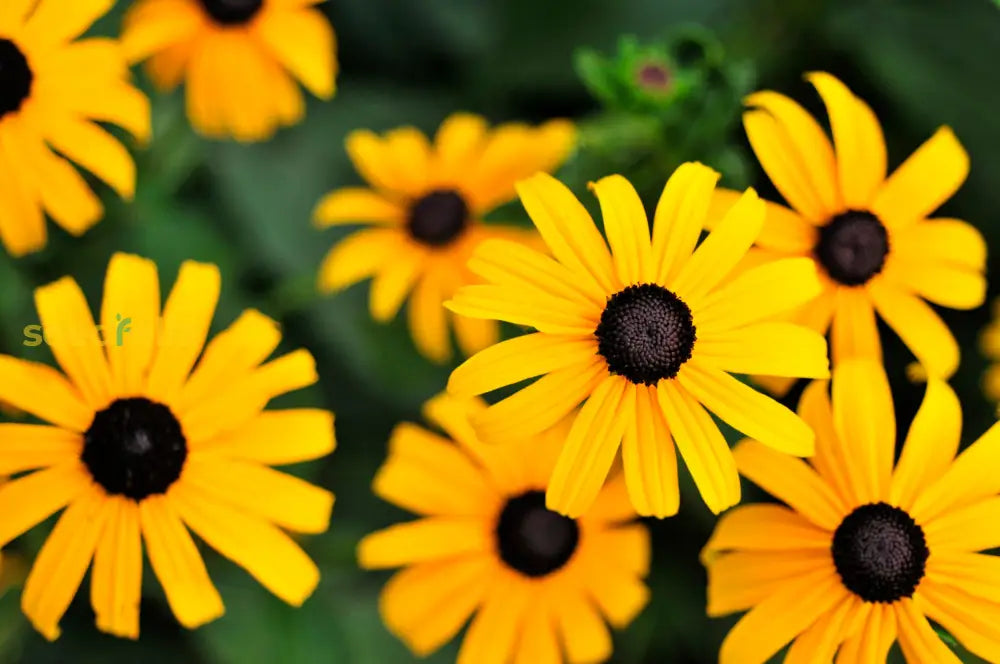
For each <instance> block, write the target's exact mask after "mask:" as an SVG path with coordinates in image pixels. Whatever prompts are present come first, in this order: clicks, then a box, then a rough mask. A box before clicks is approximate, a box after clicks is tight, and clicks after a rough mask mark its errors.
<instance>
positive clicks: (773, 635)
mask: <svg viewBox="0 0 1000 664" xmlns="http://www.w3.org/2000/svg"><path fill="white" fill-rule="evenodd" d="M846 593H847V591H846V590H845V589H844V587H843V585H842V584H841V582H840V578H839V577H837V574H836V573H835V572H834V570H833V565H830V566H829V567H828V568H827V569H822V570H819V571H817V572H814V573H812V574H807V575H803V576H800V577H798V578H796V579H793V580H789V581H788V583H786V584H785V585H784V587H783V588H782V589H781V590H780V591H778V592H776V593H774V594H773V595H771V596H770V597H768V598H767V599H766V600H764V601H763V602H761V603H760V604H758V605H757V606H755V607H754V608H753V610H751V611H750V612H749V613H748V614H746V615H745V616H744V617H743V618H742V619H741V620H740V621H739V622H738V623H736V627H734V628H733V629H732V630H731V631H730V632H729V634H728V635H727V636H726V639H725V640H724V641H723V642H722V649H721V651H720V652H719V664H764V662H767V661H768V660H769V659H770V658H771V657H772V656H773V655H774V654H775V653H777V652H778V651H779V650H781V648H783V647H784V646H785V644H787V643H788V642H789V641H791V640H792V639H794V638H795V637H797V636H798V635H799V634H801V633H802V632H804V631H805V630H806V629H808V628H809V626H810V625H812V624H813V622H814V621H815V620H816V619H817V618H819V617H820V616H821V615H823V614H824V613H826V612H827V611H829V610H830V609H832V608H833V607H834V606H836V605H837V604H838V603H839V602H840V601H842V599H843V597H844V595H845V594H846Z"/></svg>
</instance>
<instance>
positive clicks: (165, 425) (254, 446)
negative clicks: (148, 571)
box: [0, 254, 334, 639]
mask: <svg viewBox="0 0 1000 664" xmlns="http://www.w3.org/2000/svg"><path fill="white" fill-rule="evenodd" d="M218 296H219V271H218V269H217V268H216V267H215V266H214V265H208V264H203V263H194V262H187V263H184V264H183V265H182V266H181V269H180V274H179V276H178V278H177V283H176V284H175V285H174V288H173V291H172V292H171V293H170V296H169V298H167V302H166V305H165V306H164V307H163V311H162V314H161V311H160V286H159V280H158V278H157V271H156V265H154V264H153V263H152V262H151V261H149V260H146V259H143V258H139V257H138V256H132V255H128V254H117V255H115V256H114V257H113V258H112V259H111V263H110V265H109V267H108V273H107V279H106V281H105V287H104V301H103V304H102V307H101V316H100V320H101V328H100V329H101V330H103V340H104V342H105V343H104V345H103V347H102V340H101V336H102V335H99V334H98V331H97V328H96V326H95V325H94V320H93V318H92V317H91V314H90V310H89V308H88V306H87V301H86V299H85V298H84V295H83V293H82V292H81V290H80V288H79V287H78V286H77V285H76V282H75V281H73V280H72V279H71V278H68V277H66V278H63V279H60V280H59V281H56V282H55V283H52V284H50V285H48V286H44V287H42V288H39V289H38V290H36V291H35V304H36V306H37V308H38V315H39V318H40V320H41V324H42V326H43V328H44V331H45V337H46V339H47V340H48V343H49V346H50V347H51V349H52V353H53V355H54V356H55V358H56V360H57V361H58V362H59V364H60V366H61V367H62V369H63V371H64V372H65V376H64V375H63V374H62V373H60V372H58V371H56V370H54V369H51V368H49V367H48V366H46V365H44V364H38V363H35V362H27V361H25V360H20V359H17V358H14V357H10V356H7V355H0V399H3V400H4V401H6V402H9V403H11V404H13V405H14V406H15V407H17V408H21V409H23V410H25V411H27V412H28V413H30V414H32V415H34V416H36V417H38V418H39V419H41V420H43V421H45V422H50V423H51V424H0V473H4V474H16V473H24V472H25V471H33V472H30V473H28V474H25V475H22V476H21V477H18V478H17V479H14V480H12V481H10V482H8V483H6V484H4V485H3V486H2V487H0V545H3V544H6V543H8V542H10V541H11V540H13V539H14V538H15V537H17V536H19V535H20V534H21V533H23V532H25V531H27V530H28V529H30V528H32V527H33V526H35V525H36V524H38V523H40V522H42V521H43V520H45V519H47V518H48V517H49V516H50V515H52V514H53V513H55V512H57V511H59V510H60V509H62V508H63V507H66V510H65V511H64V512H63V513H62V516H61V517H60V518H59V521H58V522H57V523H56V525H55V528H54V529H53V530H52V533H51V534H50V535H49V537H48V540H47V541H46V542H45V545H44V546H43V547H42V550H41V551H40V553H39V554H38V558H37V559H36V560H35V563H34V566H33V567H32V570H31V573H30V575H29V576H28V580H27V583H26V584H25V586H24V592H23V595H22V598H21V605H22V608H23V610H24V613H25V614H26V615H27V616H28V619H29V620H30V621H31V622H32V624H33V625H34V626H35V628H36V629H37V630H38V631H39V632H41V633H42V634H43V635H44V636H45V637H46V638H49V639H55V638H57V637H58V636H59V620H60V618H61V617H62V615H63V613H64V612H65V611H66V608H67V607H68V606H69V604H70V601H71V600H72V599H73V596H74V595H75V594H76V591H77V588H78V587H79V585H80V582H81V581H82V579H83V576H84V574H85V573H86V571H87V568H88V567H91V561H93V565H92V567H91V573H90V588H91V603H92V604H93V607H94V612H95V614H96V615H97V626H98V628H99V629H101V630H104V631H106V632H110V633H112V634H115V635H118V636H125V637H130V638H136V637H137V636H138V634H139V600H140V593H141V586H142V566H143V565H142V550H143V542H145V550H146V555H147V556H148V558H149V562H150V565H151V566H152V569H153V572H154V573H155V574H156V576H157V578H158V579H159V580H160V584H161V585H162V586H163V590H164V592H165V593H166V597H167V601H168V602H169V604H170V606H171V608H172V609H173V611H174V614H175V615H176V616H177V619H178V620H179V621H180V622H181V624H183V625H185V626H186V627H196V626H198V625H201V624H203V623H206V622H208V621H210V620H213V619H215V618H217V617H219V616H221V615H222V613H223V606H222V600H221V599H220V597H219V594H218V592H217V591H216V589H215V586H213V585H212V582H211V580H210V579H209V577H208V573H207V572H206V570H205V565H204V563H203V562H202V559H201V556H200V555H199V553H198V549H197V547H196V546H195V543H194V540H193V539H192V538H191V535H190V534H189V532H188V528H190V529H191V530H192V531H194V532H195V533H196V534H197V535H198V536H199V537H200V538H201V539H202V540H204V541H205V543H206V544H208V545H209V546H211V547H212V548H214V549H217V550H218V551H219V552H220V553H222V554H223V555H224V556H226V557H228V558H230V559H231V560H233V561H234V562H235V563H237V564H238V565H240V566H241V567H244V568H246V570H247V571H248V572H250V574H251V575H252V576H253V577H254V578H256V579H257V580H258V581H259V582H260V583H261V584H263V585H264V586H265V587H266V588H267V589H268V590H270V591H271V592H273V593H274V594H275V595H277V596H278V597H280V598H281V599H283V600H285V601H286V602H289V603H291V604H294V605H299V604H301V603H302V602H303V601H305V599H306V598H307V597H308V596H309V595H310V594H311V593H312V591H313V589H314V588H315V587H316V583H317V581H318V579H319V571H318V570H317V568H316V566H315V565H314V564H313V562H312V561H311V560H310V559H309V557H308V556H307V555H306V554H305V553H304V552H303V551H302V549H300V548H299V546H298V545H297V544H296V543H295V542H294V541H293V540H292V539H291V538H290V537H289V536H288V535H287V534H285V532H283V530H282V529H284V530H289V531H293V532H302V533H319V532H322V531H324V530H326V528H327V525H328V521H329V517H330V509H331V506H332V503H333V497H332V496H331V495H330V494H329V493H328V492H326V491H324V490H323V489H320V488H318V487H314V486H312V485H311V484H308V483H306V482H304V481H302V480H300V479H297V478H295V477H291V476H289V475H285V474H283V473H279V472H277V471H275V470H272V469H270V468H268V467H267V466H270V465H282V464H288V463H296V462H299V461H304V460H308V459H315V458H318V457H320V456H323V455H325V454H327V453H329V452H330V451H331V450H332V449H333V445H334V440H333V416H332V414H331V413H329V412H327V411H323V410H308V409H299V410H277V411H263V409H264V407H265V406H266V405H267V402H268V401H269V400H270V399H271V398H272V397H276V396H278V395H280V394H283V393H285V392H288V391H290V390H294V389H298V388H301V387H304V386H306V385H309V384H311V383H313V382H314V381H315V380H316V373H315V367H314V364H313V360H312V357H311V356H310V355H309V353H307V352H306V351H302V350H300V351H295V352H293V353H290V354H288V355H284V356H282V357H279V358H277V359H275V360H271V361H269V362H265V360H266V359H267V357H268V356H269V355H270V354H271V353H272V352H273V351H274V349H275V347H276V346H277V345H278V342H279V341H280V338H281V333H280V331H279V330H278V327H277V324H276V323H275V322H274V321H272V320H270V319H269V318H267V317H265V316H263V315H261V314H260V313H258V312H256V311H246V312H244V313H243V315H242V316H240V318H239V319H238V320H236V322H234V323H233V324H232V325H231V326H230V327H229V328H228V329H227V330H225V331H224V332H222V333H221V334H219V335H218V336H217V337H216V338H215V339H214V340H212V341H211V342H210V343H209V344H208V345H207V346H205V340H206V337H207V335H208V329H209V325H210V324H211V321H212V315H213V313H214V311H215V305H216V301H217V300H218ZM203 347H204V353H202V348H203ZM199 356H200V358H201V359H200V360H198V358H199ZM196 361H197V366H195V363H196ZM192 369H193V370H192Z"/></svg>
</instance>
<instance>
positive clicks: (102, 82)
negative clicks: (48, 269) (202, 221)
mask: <svg viewBox="0 0 1000 664" xmlns="http://www.w3.org/2000/svg"><path fill="white" fill-rule="evenodd" d="M113 4H114V2H113V1H112V0H73V3H72V9H67V3H66V2H65V1H64V0H41V1H40V2H36V1H35V0H5V1H4V2H3V3H2V6H0V144H2V146H3V147H2V149H0V241H2V242H3V245H4V247H5V248H6V249H7V251H8V252H10V253H11V254H13V255H14V256H22V255H24V254H28V253H31V252H33V251H38V250H39V249H41V248H42V247H44V246H45V243H46V228H45V217H44V214H45V213H47V214H48V215H49V216H50V217H51V218H52V220H53V221H55V222H56V223H57V224H59V226H61V227H62V228H64V229H65V230H66V231H67V232H69V233H72V234H73V235H82V234H83V233H84V232H85V231H87V229H89V228H90V227H91V226H93V225H94V224H96V223H97V222H98V221H100V219H101V217H102V216H103V215H104V207H103V206H102V205H101V201H100V200H99V199H98V197H97V196H96V195H95V194H94V192H93V191H91V189H90V187H89V186H88V184H87V181H86V180H85V179H84V178H83V176H82V175H81V174H80V173H79V172H77V170H76V169H75V168H73V166H72V165H71V163H70V162H75V163H77V164H78V165H80V166H82V167H83V168H85V169H87V170H88V171H90V172H92V173H93V174H94V175H96V176H97V177H99V178H100V179H101V180H103V181H104V182H106V183H107V184H108V185H110V186H111V187H112V188H113V189H114V190H115V191H116V192H117V193H118V194H119V195H120V196H122V197H123V198H127V199H131V198H132V195H133V194H134V193H135V163H134V162H133V161H132V157H131V155H129V153H128V151H127V150H126V149H125V148H124V147H123V146H122V144H121V143H119V142H118V140H117V139H116V138H114V137H113V136H112V135H111V134H109V133H108V132H107V131H105V130H104V129H102V128H101V127H100V126H98V125H97V124H96V123H97V122H107V123H111V124H115V125H119V126H120V127H122V128H124V129H126V130H127V131H129V132H130V133H131V134H133V135H134V136H135V137H136V138H138V139H139V140H145V139H147V138H148V137H149V122H150V120H149V102H148V100H147V99H146V97H145V96H144V95H143V94H142V93H141V92H139V90H137V89H136V88H134V87H132V85H131V84H130V83H129V74H128V68H127V67H126V64H125V58H124V56H123V55H122V53H121V51H120V48H119V45H118V43H117V42H115V41H113V40H110V39H81V40H77V38H78V37H79V36H80V35H82V34H83V33H84V32H86V31H87V29H88V28H90V26H91V24H92V23H94V21H96V20H97V19H99V18H100V17H101V16H102V15H104V14H105V13H106V12H107V11H108V10H109V9H110V8H111V6H112V5H113ZM56 153H58V154H56Z"/></svg>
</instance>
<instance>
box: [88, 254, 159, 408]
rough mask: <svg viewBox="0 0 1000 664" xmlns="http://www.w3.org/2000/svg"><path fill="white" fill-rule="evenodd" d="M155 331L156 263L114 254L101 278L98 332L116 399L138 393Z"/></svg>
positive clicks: (154, 341) (152, 346)
mask: <svg viewBox="0 0 1000 664" xmlns="http://www.w3.org/2000/svg"><path fill="white" fill-rule="evenodd" d="M159 327H160V280H159V276H158V275H157V271H156V263H154V262H153V261H151V260H148V259H145V258H140V257H139V256H133V255H131V254H121V253H119V254H115V255H114V256H112V257H111V262H110V263H109V264H108V272H107V276H106V277H105V278H104V300H103V301H102V303H101V330H102V331H103V336H104V349H105V352H106V353H107V355H108V365H109V366H110V368H111V378H112V381H113V382H114V385H115V387H116V391H117V395H118V396H125V395H138V394H140V393H141V391H142V389H143V387H144V383H145V380H146V373H147V371H148V370H149V365H150V364H151V363H152V361H153V353H154V350H155V347H156V340H157V333H158V328H159Z"/></svg>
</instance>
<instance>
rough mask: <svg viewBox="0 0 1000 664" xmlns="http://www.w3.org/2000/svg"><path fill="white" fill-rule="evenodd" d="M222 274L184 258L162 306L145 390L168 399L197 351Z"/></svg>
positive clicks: (185, 375) (202, 344) (210, 267)
mask: <svg viewBox="0 0 1000 664" xmlns="http://www.w3.org/2000/svg"><path fill="white" fill-rule="evenodd" d="M221 279H222V277H221V276H220V274H219V268H217V267H216V266H214V265H211V264H208V263H196V262H194V261H185V262H184V263H183V264H182V265H181V269H180V273H179V274H178V275H177V282H176V283H175V284H174V287H173V290H171V291H170V296H169V297H168V298H167V303H166V305H165V306H164V307H163V322H162V325H161V330H160V332H161V334H160V344H159V348H158V352H157V354H156V357H155V358H154V359H153V363H152V365H151V366H150V368H149V377H148V380H147V387H146V389H147V393H148V394H149V395H150V396H151V397H153V398H155V399H159V400H160V401H168V400H169V399H170V398H171V397H172V396H173V395H174V394H176V393H177V392H178V391H179V390H180V389H181V387H182V386H183V384H184V381H185V380H186V379H187V377H188V374H189V373H190V372H191V367H192V366H194V363H195V360H197V359H198V356H199V355H200V354H201V351H202V348H203V347H204V345H205V339H206V338H207V337H208V328H209V326H210V325H211V324H212V316H213V314H214V313H215V305H216V303H217V302H218V300H219V289H220V287H221Z"/></svg>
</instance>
